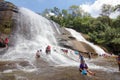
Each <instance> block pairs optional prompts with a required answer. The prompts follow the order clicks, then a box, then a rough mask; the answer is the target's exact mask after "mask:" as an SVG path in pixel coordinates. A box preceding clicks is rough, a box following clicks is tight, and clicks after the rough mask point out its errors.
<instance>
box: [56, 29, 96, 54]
mask: <svg viewBox="0 0 120 80" xmlns="http://www.w3.org/2000/svg"><path fill="white" fill-rule="evenodd" d="M60 31H61V33H62V34H61V35H59V39H58V42H59V44H60V45H61V46H63V47H66V48H71V49H73V50H78V51H80V52H83V53H87V52H92V53H95V54H96V52H95V50H94V49H93V48H92V47H91V46H89V45H88V44H86V43H84V42H81V41H77V40H76V38H74V37H73V36H72V35H71V34H70V33H69V32H68V31H67V30H65V28H60Z"/></svg>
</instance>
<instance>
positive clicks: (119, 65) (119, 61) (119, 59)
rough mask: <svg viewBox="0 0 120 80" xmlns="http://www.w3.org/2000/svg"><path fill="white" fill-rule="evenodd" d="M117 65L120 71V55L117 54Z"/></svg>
mask: <svg viewBox="0 0 120 80" xmlns="http://www.w3.org/2000/svg"><path fill="white" fill-rule="evenodd" d="M117 63H118V67H119V71H120V53H119V54H118V57H117Z"/></svg>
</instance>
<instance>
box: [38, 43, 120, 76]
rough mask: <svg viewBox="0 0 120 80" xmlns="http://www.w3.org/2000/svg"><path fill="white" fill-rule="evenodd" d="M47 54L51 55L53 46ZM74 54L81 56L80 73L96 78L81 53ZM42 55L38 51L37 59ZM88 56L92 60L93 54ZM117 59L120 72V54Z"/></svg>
mask: <svg viewBox="0 0 120 80" xmlns="http://www.w3.org/2000/svg"><path fill="white" fill-rule="evenodd" d="M54 51H56V50H54ZM61 51H63V52H64V53H65V54H66V55H67V53H68V50H67V49H61ZM45 52H46V54H47V55H48V54H51V46H50V45H48V46H47V47H46V49H45ZM74 53H75V54H78V55H79V60H80V65H79V71H80V73H81V74H82V75H88V74H89V75H92V76H94V75H95V73H94V72H92V71H90V70H89V67H88V65H87V64H86V62H85V59H84V56H83V55H82V54H81V53H80V52H79V51H75V52H74ZM41 54H42V50H41V49H40V50H37V52H36V58H40V55H41ZM87 54H88V58H89V60H90V59H91V58H92V53H91V52H87ZM116 59H117V63H118V66H119V71H120V54H119V55H118V57H117V58H116Z"/></svg>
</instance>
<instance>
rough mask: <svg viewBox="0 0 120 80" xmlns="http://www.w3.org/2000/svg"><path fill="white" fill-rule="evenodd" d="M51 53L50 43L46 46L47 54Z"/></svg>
mask: <svg viewBox="0 0 120 80" xmlns="http://www.w3.org/2000/svg"><path fill="white" fill-rule="evenodd" d="M50 53H51V47H50V45H48V46H47V47H46V54H50Z"/></svg>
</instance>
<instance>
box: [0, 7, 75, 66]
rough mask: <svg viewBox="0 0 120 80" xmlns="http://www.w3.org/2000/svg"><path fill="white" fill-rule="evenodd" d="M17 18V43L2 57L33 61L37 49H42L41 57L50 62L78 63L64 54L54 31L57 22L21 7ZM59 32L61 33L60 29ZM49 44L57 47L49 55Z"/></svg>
mask: <svg viewBox="0 0 120 80" xmlns="http://www.w3.org/2000/svg"><path fill="white" fill-rule="evenodd" d="M16 20H17V29H16V31H15V34H14V35H13V38H14V39H13V40H15V41H14V44H15V45H14V47H11V48H9V49H8V51H7V52H6V53H5V54H4V55H3V57H2V59H8V60H17V59H21V58H22V59H25V60H27V61H31V62H32V61H34V60H35V53H36V51H37V50H40V49H42V51H43V53H42V54H41V58H42V59H43V60H45V61H47V62H49V63H52V62H53V63H55V64H74V63H76V62H75V61H73V60H71V59H69V58H67V57H66V56H64V55H63V54H64V53H63V52H62V51H61V50H60V49H61V48H60V47H59V46H58V45H57V41H56V39H55V33H54V31H53V27H55V28H56V25H55V23H53V22H50V21H49V20H47V19H45V18H44V17H42V16H40V15H38V14H36V13H34V12H32V11H30V10H28V9H26V8H20V9H19V13H18V15H17V18H16ZM56 29H57V28H56ZM57 32H58V33H59V30H58V29H57ZM47 45H50V46H51V47H52V49H53V48H56V49H57V52H55V51H54V50H52V52H51V55H49V56H47V55H46V53H45V48H46V47H47ZM70 62H71V63H70Z"/></svg>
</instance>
